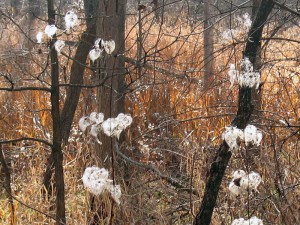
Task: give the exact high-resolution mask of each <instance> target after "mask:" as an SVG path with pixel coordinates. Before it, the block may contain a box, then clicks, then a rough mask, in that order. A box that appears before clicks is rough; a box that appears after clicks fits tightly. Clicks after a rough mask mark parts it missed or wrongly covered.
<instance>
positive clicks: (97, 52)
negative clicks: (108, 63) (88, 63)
mask: <svg viewBox="0 0 300 225" xmlns="http://www.w3.org/2000/svg"><path fill="white" fill-rule="evenodd" d="M102 51H103V50H101V49H99V48H93V49H92V50H91V51H90V52H89V57H90V59H91V60H92V61H93V63H94V62H95V60H97V59H98V58H99V57H100V56H101V53H102Z"/></svg>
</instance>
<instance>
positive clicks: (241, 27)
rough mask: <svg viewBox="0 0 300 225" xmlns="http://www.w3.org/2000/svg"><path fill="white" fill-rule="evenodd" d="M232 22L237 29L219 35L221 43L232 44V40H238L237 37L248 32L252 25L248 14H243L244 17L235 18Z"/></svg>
mask: <svg viewBox="0 0 300 225" xmlns="http://www.w3.org/2000/svg"><path fill="white" fill-rule="evenodd" d="M234 22H236V24H237V27H236V28H232V29H227V30H225V31H223V32H222V34H221V37H222V39H221V41H222V42H224V43H228V42H229V43H232V42H233V41H234V39H236V38H238V36H240V35H241V34H243V33H245V31H247V30H249V28H250V27H251V24H252V21H251V17H250V15H249V14H248V13H245V14H244V15H242V17H240V16H237V17H235V18H234Z"/></svg>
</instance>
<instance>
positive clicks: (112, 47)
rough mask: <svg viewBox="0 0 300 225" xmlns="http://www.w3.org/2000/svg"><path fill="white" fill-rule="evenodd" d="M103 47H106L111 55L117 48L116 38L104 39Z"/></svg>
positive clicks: (106, 50)
mask: <svg viewBox="0 0 300 225" xmlns="http://www.w3.org/2000/svg"><path fill="white" fill-rule="evenodd" d="M103 47H104V49H105V52H106V53H107V54H109V55H110V54H111V53H113V51H114V50H115V48H116V43H115V41H114V40H109V41H104V42H103Z"/></svg>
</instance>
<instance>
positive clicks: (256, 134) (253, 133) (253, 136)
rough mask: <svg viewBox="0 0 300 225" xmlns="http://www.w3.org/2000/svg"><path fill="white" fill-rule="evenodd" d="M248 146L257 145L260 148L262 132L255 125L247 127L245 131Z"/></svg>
mask: <svg viewBox="0 0 300 225" xmlns="http://www.w3.org/2000/svg"><path fill="white" fill-rule="evenodd" d="M244 136H245V144H246V146H249V145H250V146H251V145H256V146H259V145H260V142H261V140H262V132H261V131H260V130H258V129H257V128H256V127H255V126H254V125H247V126H246V128H245V130H244Z"/></svg>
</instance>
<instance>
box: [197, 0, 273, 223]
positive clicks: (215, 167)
mask: <svg viewBox="0 0 300 225" xmlns="http://www.w3.org/2000/svg"><path fill="white" fill-rule="evenodd" d="M272 8H273V3H272V1H271V0H262V2H261V4H260V6H259V8H258V11H257V14H256V17H255V20H254V22H253V24H252V26H251V29H250V31H249V38H248V40H249V41H248V42H247V44H246V48H245V51H244V57H248V58H249V59H250V61H251V62H252V63H253V64H254V67H255V62H256V57H257V51H258V49H259V46H260V41H261V37H262V31H263V27H264V24H265V22H266V21H267V18H268V16H269V14H270V12H271V10H272ZM252 111H253V105H252V103H251V88H247V87H243V88H240V90H239V100H238V111H237V115H236V117H235V119H234V120H233V121H232V126H236V127H238V128H240V129H244V128H245V126H246V125H247V123H249V120H250V117H251V115H252ZM230 157H231V152H230V151H229V147H228V145H227V144H226V142H225V141H223V143H222V145H221V146H220V148H219V150H218V152H217V155H216V156H215V158H214V161H213V162H212V164H211V168H210V171H209V177H208V181H207V183H206V187H205V192H204V196H203V200H202V203H201V207H200V210H199V212H198V214H197V216H196V218H195V221H194V224H195V225H209V224H210V222H211V217H212V214H213V210H214V207H215V205H216V200H217V196H218V193H219V189H220V185H221V182H222V179H223V176H224V173H225V170H226V167H227V164H228V162H229V159H230Z"/></svg>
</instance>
